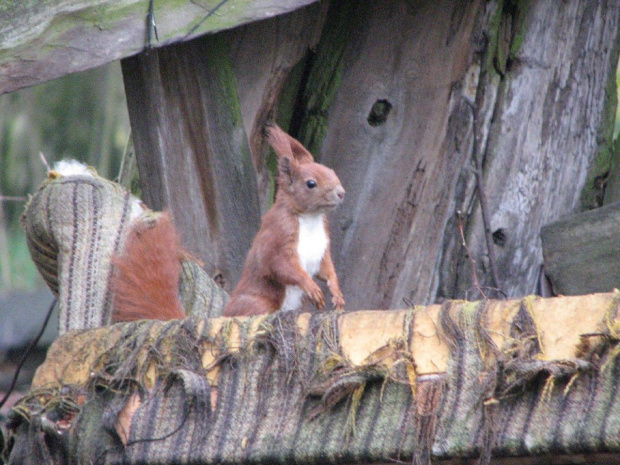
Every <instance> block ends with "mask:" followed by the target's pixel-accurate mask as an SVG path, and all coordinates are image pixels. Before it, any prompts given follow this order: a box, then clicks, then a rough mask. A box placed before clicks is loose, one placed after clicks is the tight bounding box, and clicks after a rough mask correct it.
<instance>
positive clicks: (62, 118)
mask: <svg viewBox="0 0 620 465" xmlns="http://www.w3.org/2000/svg"><path fill="white" fill-rule="evenodd" d="M129 134H130V129H129V118H128V116H127V104H126V102H125V92H124V88H123V80H122V76H121V71H120V65H119V63H118V62H115V63H111V64H109V65H106V66H102V67H100V68H96V69H92V70H89V71H86V72H83V73H77V74H71V75H68V76H66V77H64V78H62V79H58V80H55V81H51V82H48V83H45V84H43V85H40V86H36V87H31V88H28V89H23V90H20V91H18V92H13V93H10V94H5V95H2V96H0V196H3V197H5V199H4V200H3V201H2V202H0V205H1V209H0V292H1V291H3V290H10V289H32V288H34V287H38V286H39V285H43V282H42V280H41V279H40V278H39V276H38V273H37V272H36V270H35V268H34V265H33V264H32V261H31V260H30V255H29V253H28V249H27V247H26V242H25V238H24V236H23V234H22V231H21V229H20V228H19V217H20V215H21V213H22V211H23V209H24V205H25V198H27V196H28V195H29V194H31V193H33V192H34V191H35V189H36V188H37V187H38V186H39V185H40V183H41V181H42V180H43V179H44V178H45V175H46V167H45V165H44V164H43V162H42V161H41V158H40V156H39V153H43V154H44V156H45V158H46V159H47V161H48V162H49V164H50V165H53V163H54V162H56V161H58V160H61V159H63V158H73V159H76V160H80V161H82V162H84V163H86V164H88V165H90V166H93V167H95V168H96V169H97V171H98V172H99V173H100V174H101V175H103V176H105V177H108V178H111V179H114V178H116V177H117V175H118V170H119V165H120V160H121V157H122V154H123V153H124V151H125V149H126V146H127V141H128V139H129ZM14 198H24V200H16V199H14Z"/></svg>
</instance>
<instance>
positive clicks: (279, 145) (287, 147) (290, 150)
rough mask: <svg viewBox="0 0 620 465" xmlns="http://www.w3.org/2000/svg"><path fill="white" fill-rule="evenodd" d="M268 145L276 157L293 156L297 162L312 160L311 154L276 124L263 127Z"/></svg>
mask: <svg viewBox="0 0 620 465" xmlns="http://www.w3.org/2000/svg"><path fill="white" fill-rule="evenodd" d="M264 132H265V134H266V135H267V140H268V141H269V145H271V147H272V148H273V150H274V151H275V152H276V154H277V155H278V157H293V158H294V159H295V160H297V162H299V163H309V162H313V161H314V158H313V157H312V154H311V153H310V152H308V150H306V148H305V147H304V146H303V145H301V142H299V141H298V140H297V139H295V138H294V137H291V136H289V135H288V134H287V133H286V132H284V131H283V130H282V128H280V126H278V125H277V124H273V125H270V126H267V127H265V130H264Z"/></svg>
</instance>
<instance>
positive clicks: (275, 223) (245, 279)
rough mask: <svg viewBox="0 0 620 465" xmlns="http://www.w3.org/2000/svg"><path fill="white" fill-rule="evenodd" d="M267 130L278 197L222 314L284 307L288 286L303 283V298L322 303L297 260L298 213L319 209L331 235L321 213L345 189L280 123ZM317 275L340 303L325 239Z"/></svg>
mask: <svg viewBox="0 0 620 465" xmlns="http://www.w3.org/2000/svg"><path fill="white" fill-rule="evenodd" d="M266 135H267V138H268V141H269V144H270V145H271V147H273V149H274V151H275V152H276V154H277V155H278V169H279V176H278V190H277V194H276V199H275V202H274V204H273V206H272V207H271V209H270V210H269V211H268V212H267V213H266V214H265V216H264V217H263V220H262V223H261V228H260V230H259V231H258V233H257V235H256V237H255V238H254V242H253V243H252V247H251V248H250V252H249V253H248V256H247V258H246V262H245V268H244V270H243V273H242V275H241V279H240V281H239V284H237V287H236V288H235V290H234V291H233V293H232V295H231V299H230V301H229V303H228V305H227V306H226V308H225V309H224V316H240V315H260V314H264V313H272V312H275V311H276V310H278V309H280V308H281V307H282V303H283V301H284V298H285V293H286V287H287V286H298V287H299V288H301V290H302V291H303V293H304V295H305V296H306V298H308V299H310V301H312V302H313V303H314V304H315V305H316V307H317V308H319V309H320V308H322V307H323V305H324V303H325V299H324V297H323V292H322V291H321V288H320V287H319V286H318V284H317V283H316V282H314V280H313V279H312V278H313V277H312V276H310V275H309V274H308V273H307V272H306V270H305V269H304V268H303V267H302V264H301V262H300V258H299V254H298V250H297V246H298V240H299V228H300V226H299V225H300V223H299V218H300V215H313V216H317V215H322V216H323V224H324V227H325V233H326V235H327V238H328V239H329V228H328V225H327V218H326V217H325V216H324V214H325V213H326V212H328V211H330V210H332V209H333V208H335V207H337V206H338V205H340V203H341V202H342V199H343V197H344V189H343V188H342V185H341V184H340V180H339V179H338V177H337V176H336V173H334V172H333V171H332V170H331V169H329V168H327V167H326V166H323V165H321V164H319V163H315V162H314V158H313V157H312V155H311V154H310V152H308V150H306V149H305V148H304V147H303V145H301V143H300V142H299V141H297V140H296V139H294V138H293V137H291V136H289V135H288V134H286V133H285V132H284V131H283V130H282V129H280V128H279V127H278V126H275V125H274V126H271V127H268V128H267V129H266ZM309 181H312V182H314V184H315V185H314V186H313V187H312V188H310V187H309V186H308V184H307V183H308V182H309ZM316 277H317V278H319V279H322V280H325V281H326V282H327V286H328V288H329V290H330V292H331V294H332V304H333V305H334V307H336V308H338V309H342V308H344V304H345V302H344V298H343V296H342V292H341V291H340V287H339V285H338V277H337V276H336V271H335V269H334V264H333V263H332V259H331V254H330V252H329V242H328V245H327V250H326V251H325V253H324V254H323V257H322V259H321V264H320V270H319V272H318V273H317V274H316Z"/></svg>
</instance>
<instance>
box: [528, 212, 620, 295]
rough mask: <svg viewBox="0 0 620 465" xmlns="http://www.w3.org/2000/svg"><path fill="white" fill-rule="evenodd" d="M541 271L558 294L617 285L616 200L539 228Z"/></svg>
mask: <svg viewBox="0 0 620 465" xmlns="http://www.w3.org/2000/svg"><path fill="white" fill-rule="evenodd" d="M540 236H541V239H542V247H543V249H542V250H543V257H544V260H545V272H546V273H547V275H548V276H549V278H550V280H551V282H552V283H553V287H554V290H555V291H556V292H557V293H559V294H567V295H577V294H587V293H590V292H607V291H611V290H612V289H614V288H620V202H616V203H614V204H611V205H606V206H604V207H601V208H597V209H595V210H591V211H588V212H583V213H579V214H577V215H572V216H570V217H568V218H565V219H562V220H560V221H557V222H555V223H552V224H549V225H547V226H545V227H544V228H542V230H541V234H540Z"/></svg>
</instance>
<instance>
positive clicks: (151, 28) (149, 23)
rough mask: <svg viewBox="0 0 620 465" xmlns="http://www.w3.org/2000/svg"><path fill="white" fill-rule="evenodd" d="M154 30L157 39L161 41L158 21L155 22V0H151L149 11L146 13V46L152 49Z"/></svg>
mask: <svg viewBox="0 0 620 465" xmlns="http://www.w3.org/2000/svg"><path fill="white" fill-rule="evenodd" d="M153 32H155V40H157V42H159V34H158V33H157V23H156V22H155V0H149V12H148V14H147V15H146V48H147V50H150V49H151V48H152V46H153Z"/></svg>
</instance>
